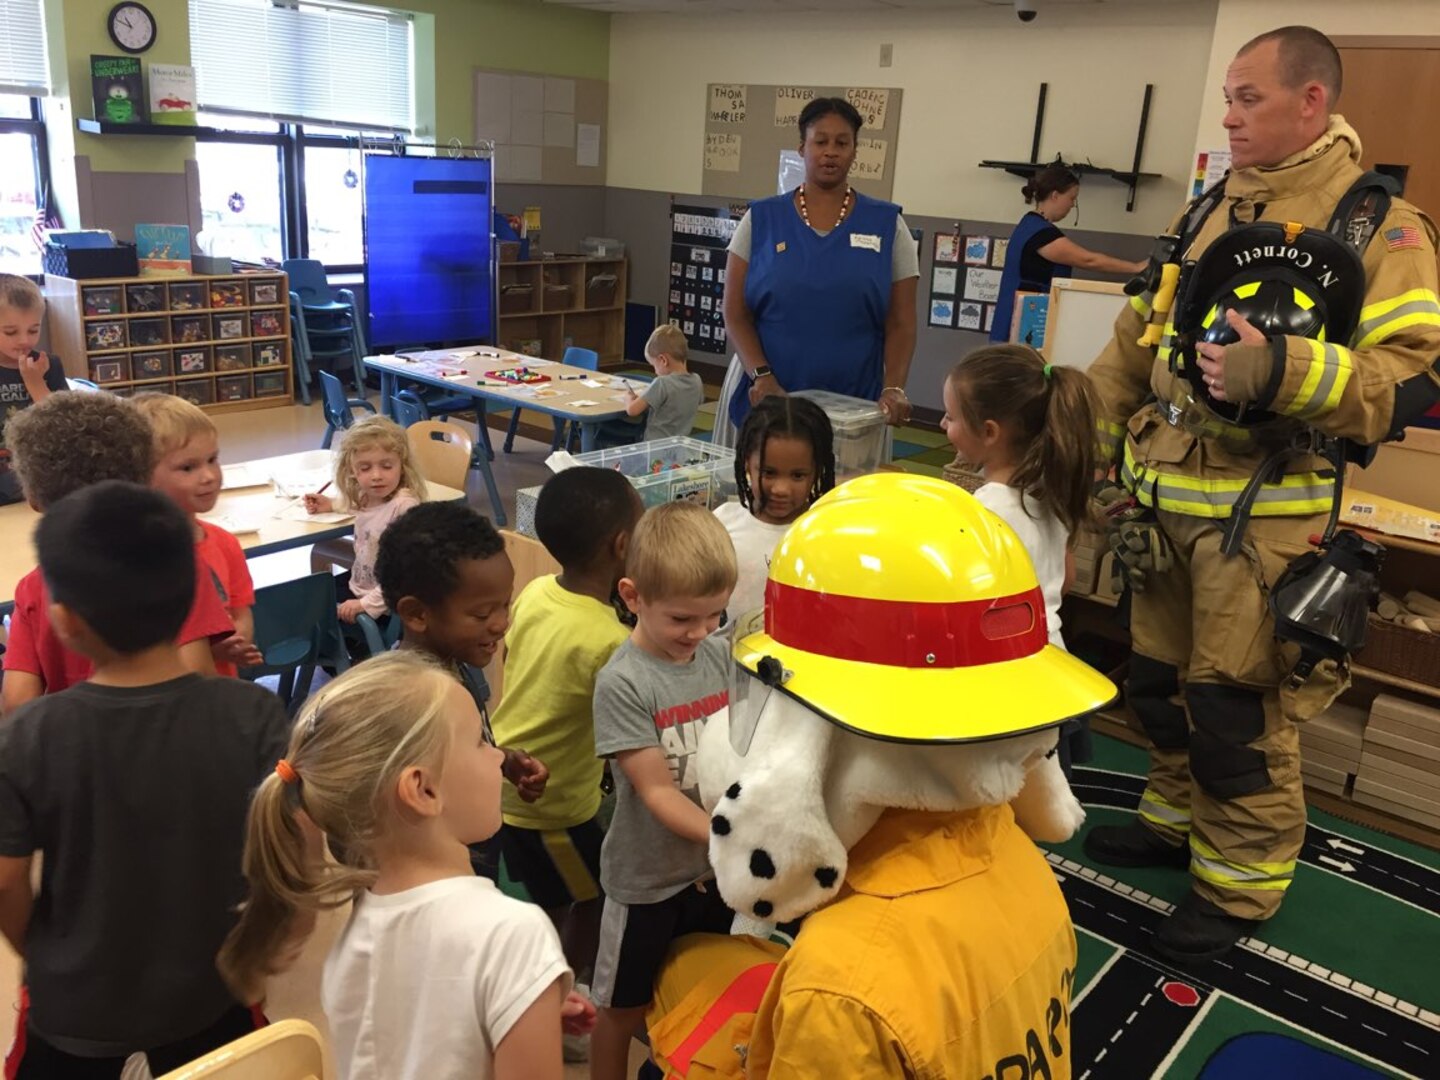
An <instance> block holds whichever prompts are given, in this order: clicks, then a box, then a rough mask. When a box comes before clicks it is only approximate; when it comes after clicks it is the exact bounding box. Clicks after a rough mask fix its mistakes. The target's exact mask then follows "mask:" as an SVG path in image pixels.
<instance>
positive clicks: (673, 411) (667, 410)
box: [625, 324, 705, 442]
mask: <svg viewBox="0 0 1440 1080" xmlns="http://www.w3.org/2000/svg"><path fill="white" fill-rule="evenodd" d="M645 359H646V360H648V361H650V366H651V367H652V368H654V369H655V379H654V381H653V382H651V383H650V385H649V386H647V387H646V388H645V390H644V392H643V393H641V394H639V395H637V394H636V393H635V391H633V390H628V389H627V390H626V391H625V394H626V398H625V400H626V404H625V413H626V415H627V416H640V415H642V414H646V413H648V415H647V416H646V417H645V442H650V441H651V440H653V439H663V438H665V437H666V436H669V435H689V434H690V429H691V428H693V427H694V426H695V414H696V413H697V412H699V411H700V406H701V404H702V403H703V402H704V401H705V384H704V383H703V382H701V380H700V376H699V375H696V374H695V373H694V372H692V371H691V370H690V368H689V366H688V365H689V362H690V350H689V346H688V345H687V344H686V341H685V335H684V334H682V333H681V332H680V328H679V327H678V326H670V325H668V324H667V325H665V326H657V327H656V328H655V332H654V333H653V334H651V335H650V340H649V341H647V342H645Z"/></svg>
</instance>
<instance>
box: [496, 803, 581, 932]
mask: <svg viewBox="0 0 1440 1080" xmlns="http://www.w3.org/2000/svg"><path fill="white" fill-rule="evenodd" d="M604 840H605V832H604V830H602V829H601V828H600V824H599V822H597V821H596V820H595V819H594V818H591V819H590V820H589V821H582V822H581V823H580V824H579V825H576V826H573V827H572V828H569V829H524V828H521V827H519V826H518V825H503V826H501V828H500V850H501V851H502V852H503V853H504V855H505V872H506V873H507V874H509V875H510V877H511V878H513V879H514V880H515V881H518V882H519V883H520V884H521V885H524V886H525V891H526V892H528V893H529V894H530V899H531V900H533V901H534V902H535V903H537V904H539V905H540V906H541V907H542V908H544V909H545V910H547V911H553V910H554V909H556V908H563V907H568V906H569V905H571V904H578V903H580V902H582V901H585V900H598V899H599V898H600V896H601V895H602V894H601V892H600V845H601V844H602V843H603V842H604Z"/></svg>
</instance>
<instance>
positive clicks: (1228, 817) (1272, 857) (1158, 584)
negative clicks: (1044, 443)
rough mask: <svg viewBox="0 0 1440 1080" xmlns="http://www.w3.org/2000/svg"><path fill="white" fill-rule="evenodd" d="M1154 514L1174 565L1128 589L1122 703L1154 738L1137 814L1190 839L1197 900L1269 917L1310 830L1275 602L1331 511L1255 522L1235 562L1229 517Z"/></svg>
mask: <svg viewBox="0 0 1440 1080" xmlns="http://www.w3.org/2000/svg"><path fill="white" fill-rule="evenodd" d="M1157 516H1158V519H1159V524H1160V528H1161V529H1163V530H1164V532H1165V535H1166V537H1167V538H1168V539H1169V541H1170V543H1171V545H1172V546H1173V548H1174V553H1175V558H1174V565H1173V567H1172V568H1171V569H1170V571H1169V572H1167V573H1165V574H1157V575H1155V576H1154V579H1153V582H1150V581H1147V583H1146V590H1145V591H1144V592H1143V593H1136V594H1135V595H1134V597H1133V600H1132V603H1133V607H1132V612H1131V634H1132V637H1133V641H1134V646H1133V649H1134V655H1133V656H1132V659H1131V666H1130V677H1129V683H1128V687H1127V690H1128V698H1129V701H1130V705H1131V707H1132V708H1133V709H1134V711H1135V713H1136V715H1137V716H1138V717H1139V719H1140V722H1141V724H1142V725H1143V727H1144V729H1145V732H1146V734H1147V735H1148V736H1149V739H1150V742H1151V747H1150V775H1149V781H1148V784H1147V786H1146V790H1145V794H1144V795H1143V796H1142V799H1141V804H1140V820H1141V821H1142V822H1143V823H1144V824H1145V825H1147V826H1148V827H1150V828H1151V829H1153V830H1155V831H1156V832H1157V833H1159V834H1160V835H1161V836H1162V837H1164V838H1165V839H1166V840H1168V841H1170V842H1171V843H1174V844H1177V845H1178V844H1182V843H1185V842H1187V840H1188V842H1189V845H1190V873H1191V875H1192V877H1193V878H1194V885H1195V890H1196V892H1198V893H1199V894H1200V895H1201V896H1203V897H1205V898H1206V899H1208V900H1210V901H1211V902H1213V903H1215V904H1217V905H1218V906H1219V907H1221V908H1223V909H1224V910H1225V911H1226V912H1228V913H1230V914H1232V915H1236V916H1240V917H1242V918H1246V919H1267V918H1269V917H1270V916H1271V915H1273V914H1275V911H1276V909H1277V908H1279V906H1280V901H1281V900H1282V899H1283V898H1284V895H1285V889H1286V888H1287V887H1288V886H1289V884H1290V881H1291V880H1292V878H1293V877H1294V874H1295V861H1296V858H1297V857H1298V855H1299V854H1300V846H1301V843H1302V841H1303V840H1304V836H1305V797H1304V792H1303V790H1302V788H1301V780H1300V740H1299V734H1298V731H1297V729H1296V726H1295V722H1294V717H1295V716H1296V715H1297V710H1296V709H1295V708H1294V707H1286V708H1284V709H1282V707H1281V695H1280V692H1279V688H1280V683H1281V681H1282V679H1283V678H1284V677H1285V676H1287V675H1288V674H1289V672H1290V670H1291V668H1292V667H1293V666H1294V661H1295V659H1296V657H1295V654H1294V653H1293V652H1292V651H1291V650H1290V649H1282V648H1281V646H1280V645H1279V643H1278V642H1277V641H1276V639H1275V626H1274V619H1273V617H1272V616H1271V614H1270V610H1269V606H1268V602H1267V601H1268V596H1269V590H1270V587H1271V586H1272V585H1274V583H1275V580H1276V578H1277V577H1278V576H1279V575H1280V573H1281V572H1282V571H1283V570H1284V569H1285V567H1286V565H1287V564H1288V563H1289V562H1290V561H1291V560H1292V559H1294V558H1295V557H1296V556H1298V555H1300V554H1302V553H1303V552H1304V551H1306V550H1308V549H1309V543H1308V537H1309V536H1311V535H1312V534H1317V533H1319V532H1321V531H1323V529H1324V527H1325V519H1324V517H1312V518H1279V517H1270V518H1263V517H1257V518H1252V519H1251V521H1250V523H1249V527H1248V529H1247V530H1246V537H1245V544H1244V549H1243V550H1242V551H1241V552H1238V553H1236V554H1235V555H1234V556H1229V557H1227V556H1225V555H1223V554H1221V552H1220V540H1221V530H1222V528H1223V526H1224V522H1217V521H1212V520H1209V519H1206V518H1198V517H1190V516H1187V515H1182V514H1176V513H1173V512H1170V511H1163V510H1162V511H1159V512H1158V515H1157ZM1307 685H1308V684H1307ZM1333 696H1334V695H1333V694H1332V695H1330V697H1331V699H1332V700H1333ZM1291 703H1292V699H1291V697H1290V695H1288V694H1287V706H1290V705H1291ZM1328 703H1329V702H1328V701H1326V702H1325V704H1326V705H1328ZM1299 711H1300V712H1305V713H1308V714H1309V715H1313V713H1314V711H1315V710H1314V709H1313V708H1310V707H1308V706H1307V707H1306V708H1304V709H1301V710H1299Z"/></svg>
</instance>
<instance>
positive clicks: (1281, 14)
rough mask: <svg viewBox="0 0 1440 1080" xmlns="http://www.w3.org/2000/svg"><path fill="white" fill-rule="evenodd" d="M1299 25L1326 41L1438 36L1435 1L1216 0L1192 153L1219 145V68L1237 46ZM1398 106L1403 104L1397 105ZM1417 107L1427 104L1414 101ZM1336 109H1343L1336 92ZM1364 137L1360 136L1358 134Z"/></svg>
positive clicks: (1221, 73) (1222, 82)
mask: <svg viewBox="0 0 1440 1080" xmlns="http://www.w3.org/2000/svg"><path fill="white" fill-rule="evenodd" d="M1291 23H1300V24H1303V25H1306V26H1313V27H1315V28H1316V29H1317V30H1323V31H1324V32H1325V33H1327V34H1329V35H1331V36H1332V37H1340V36H1344V35H1347V34H1348V35H1356V36H1383V37H1440V2H1436V0H1365V2H1363V3H1361V2H1357V0H1265V3H1263V4H1257V3H1255V2H1254V0H1220V2H1219V7H1218V9H1217V10H1216V12H1215V34H1214V38H1213V40H1212V42H1211V47H1210V62H1209V65H1208V67H1207V69H1206V73H1205V86H1204V94H1203V96H1202V97H1201V107H1200V123H1199V127H1198V129H1197V130H1196V133H1195V149H1196V150H1203V149H1206V148H1208V147H1221V148H1223V147H1224V146H1225V131H1224V128H1223V127H1222V126H1221V122H1222V120H1223V119H1224V116H1225V99H1224V96H1223V94H1222V87H1223V86H1224V85H1225V69H1226V68H1227V67H1229V66H1230V61H1231V60H1232V59H1233V58H1234V56H1235V53H1236V52H1237V51H1238V50H1239V48H1240V46H1242V45H1244V44H1245V42H1247V41H1249V40H1250V39H1251V38H1253V37H1254V36H1255V35H1256V34H1262V33H1264V32H1265V31H1266V30H1273V29H1275V28H1276V27H1279V26H1285V25H1288V24H1291ZM1397 104H1403V103H1397ZM1415 104H1417V105H1419V106H1421V107H1423V108H1431V107H1433V105H1434V103H1433V102H1424V103H1419V102H1417V103H1415ZM1340 111H1341V112H1342V113H1343V112H1344V111H1345V98H1344V94H1343V92H1342V94H1341V98H1340ZM1360 135H1361V138H1362V139H1363V138H1364V135H1365V133H1364V132H1363V131H1362V132H1361V133H1360Z"/></svg>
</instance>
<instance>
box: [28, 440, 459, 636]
mask: <svg viewBox="0 0 1440 1080" xmlns="http://www.w3.org/2000/svg"><path fill="white" fill-rule="evenodd" d="M225 471H226V473H227V486H226V487H225V489H224V490H222V491H221V492H220V498H219V500H218V501H217V502H216V504H215V509H214V511H213V512H212V513H210V514H207V515H206V517H207V518H214V517H223V518H229V519H231V520H232V521H235V522H239V523H242V524H245V525H254V526H258V527H257V528H255V529H254V530H252V531H245V532H239V531H237V532H236V534H235V538H236V539H237V540H239V541H240V547H241V548H242V549H244V551H245V554H246V555H247V556H249V557H252V558H253V557H255V556H258V555H270V554H273V553H274V552H277V551H285V550H287V549H289V548H296V547H305V546H307V545H309V544H314V543H317V542H319V541H321V540H331V539H334V538H336V537H340V536H348V535H349V534H350V532H351V531H352V530H353V528H354V520H353V519H346V520H345V521H322V522H317V521H309V520H292V519H290V518H287V517H277V516H276V515H277V514H280V513H282V512H283V511H285V509H286V508H287V507H289V506H291V505H292V504H296V500H295V499H294V498H293V497H291V498H282V497H279V496H278V495H277V494H276V491H275V484H274V482H273V480H272V478H280V479H281V480H282V481H283V480H285V479H287V478H288V479H289V480H291V481H292V482H294V481H299V480H304V479H307V478H309V477H312V476H313V477H316V478H320V477H322V476H323V479H320V480H319V483H316V484H315V485H314V488H318V487H319V486H320V484H322V483H324V482H325V479H328V478H329V476H330V475H331V473H332V472H333V471H334V456H333V454H332V452H331V451H329V450H305V451H302V452H300V453H298V454H281V455H280V456H278V457H270V458H258V459H256V460H254V461H244V462H237V463H236V464H233V465H227V466H225ZM251 481H253V483H252V482H251ZM426 486H427V488H428V489H429V498H430V501H432V502H449V501H451V500H455V499H463V498H464V497H465V493H464V492H463V491H456V490H455V489H454V488H449V487H444V486H443V485H441V484H427V485H426ZM312 490H313V489H312ZM300 505H303V504H300ZM39 520H40V515H39V514H37V513H35V511H33V510H31V509H30V507H29V506H27V505H26V504H24V503H15V504H13V505H11V506H4V507H0V609H4V610H8V609H9V608H10V606H11V605H12V604H14V602H15V584H16V583H17V582H18V581H19V580H20V579H21V578H22V577H24V576H25V575H26V574H28V573H29V572H30V571H31V570H33V569H35V566H36V558H35V543H34V533H35V523H36V522H38V521H39Z"/></svg>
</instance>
